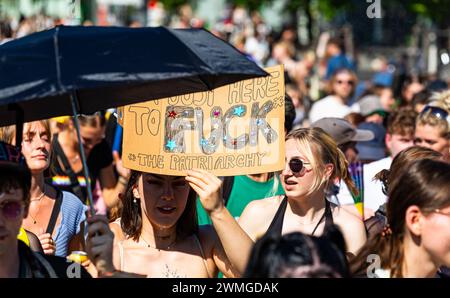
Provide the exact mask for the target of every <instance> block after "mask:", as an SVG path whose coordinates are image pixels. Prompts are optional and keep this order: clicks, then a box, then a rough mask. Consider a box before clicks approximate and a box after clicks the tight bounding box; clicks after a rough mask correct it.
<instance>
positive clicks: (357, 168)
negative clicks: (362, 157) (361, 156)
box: [348, 161, 364, 218]
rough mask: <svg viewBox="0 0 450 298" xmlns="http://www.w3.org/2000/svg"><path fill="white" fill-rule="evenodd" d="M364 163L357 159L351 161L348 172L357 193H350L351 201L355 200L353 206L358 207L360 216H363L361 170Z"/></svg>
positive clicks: (362, 180) (362, 178)
mask: <svg viewBox="0 0 450 298" xmlns="http://www.w3.org/2000/svg"><path fill="white" fill-rule="evenodd" d="M363 169H364V165H363V164H362V163H361V162H360V161H358V162H355V163H351V164H350V165H349V168H348V170H349V172H350V175H351V177H352V180H353V182H354V183H355V186H356V189H357V190H358V195H355V194H353V193H352V197H353V201H354V202H355V207H356V209H358V211H359V213H360V214H361V216H362V217H363V218H364V176H363V171H364V170H363Z"/></svg>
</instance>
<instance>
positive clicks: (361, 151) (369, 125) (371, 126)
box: [356, 121, 386, 163]
mask: <svg viewBox="0 0 450 298" xmlns="http://www.w3.org/2000/svg"><path fill="white" fill-rule="evenodd" d="M357 128H358V129H365V130H370V131H371V132H372V133H373V135H374V138H373V139H372V140H370V141H362V142H357V144H356V150H358V158H359V160H360V161H361V162H362V163H370V162H373V161H376V160H379V159H382V158H384V157H385V156H386V144H385V136H386V129H385V128H384V126H383V125H382V124H378V123H373V122H365V121H364V122H362V123H360V124H359V125H358V126H357Z"/></svg>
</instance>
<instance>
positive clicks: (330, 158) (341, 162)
mask: <svg viewBox="0 0 450 298" xmlns="http://www.w3.org/2000/svg"><path fill="white" fill-rule="evenodd" d="M290 139H293V140H296V141H297V144H298V150H299V151H300V152H301V153H302V154H304V155H305V157H306V158H307V159H308V161H309V162H311V166H312V167H313V168H314V169H316V171H315V173H316V175H315V179H314V183H313V186H312V187H311V189H310V190H309V192H308V195H309V194H311V193H313V192H315V191H317V190H318V189H319V188H321V187H322V186H323V185H325V189H326V191H330V190H331V187H332V186H333V184H334V181H335V180H336V178H339V179H342V180H344V182H345V184H347V186H348V188H349V190H350V191H351V193H352V194H354V195H357V194H358V190H357V189H356V187H355V184H354V182H353V180H352V178H351V175H350V172H349V170H348V162H347V160H346V159H345V155H344V153H343V152H342V151H341V150H340V149H339V148H338V146H337V144H336V142H335V141H334V139H333V138H332V137H331V136H330V135H328V134H327V133H326V132H325V131H324V130H323V129H321V128H319V127H313V128H299V129H296V130H293V131H291V132H290V133H289V134H288V135H287V136H286V140H290ZM317 157H319V158H317ZM326 164H332V165H333V172H332V173H331V175H330V176H329V177H327V176H326V175H325V165H326Z"/></svg>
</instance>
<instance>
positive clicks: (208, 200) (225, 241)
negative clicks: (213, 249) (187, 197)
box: [186, 170, 253, 274]
mask: <svg viewBox="0 0 450 298" xmlns="http://www.w3.org/2000/svg"><path fill="white" fill-rule="evenodd" d="M186 180H187V181H188V182H189V185H190V186H191V187H192V188H193V189H194V190H195V191H196V192H197V194H198V196H199V198H200V202H201V204H202V206H203V208H204V209H205V210H206V212H207V213H208V215H209V216H210V217H211V221H212V223H213V226H214V229H215V231H216V233H217V236H218V237H219V239H220V243H218V244H217V248H218V249H217V251H220V245H222V247H223V250H224V251H225V254H226V257H227V258H228V260H229V261H230V263H231V264H232V265H233V267H234V268H235V269H236V270H237V271H238V272H239V273H241V274H242V273H243V272H244V271H245V267H246V266H247V261H248V258H249V255H250V251H251V249H252V247H253V241H252V240H251V239H250V237H249V236H248V235H247V234H246V233H245V231H244V230H242V228H241V227H240V226H239V224H238V223H237V222H236V220H235V219H234V218H233V216H232V215H231V214H230V212H228V210H227V208H226V207H225V206H224V204H223V200H222V198H221V197H220V187H221V186H222V181H221V180H220V179H219V178H217V177H216V176H214V175H213V174H211V173H209V172H207V171H204V170H191V171H188V172H187V176H186Z"/></svg>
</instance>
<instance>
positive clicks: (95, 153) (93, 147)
mask: <svg viewBox="0 0 450 298" xmlns="http://www.w3.org/2000/svg"><path fill="white" fill-rule="evenodd" d="M78 120H79V122H80V135H81V142H82V144H83V149H84V152H85V154H86V159H87V166H88V169H89V175H90V180H91V187H92V190H94V188H95V186H96V182H97V180H98V182H100V187H101V196H102V198H103V201H104V203H105V204H106V206H104V205H100V203H101V202H102V201H100V203H96V209H99V208H101V209H100V210H99V211H104V210H102V209H106V208H105V207H107V208H112V207H114V206H116V205H117V204H118V202H119V197H118V194H120V193H123V192H124V191H125V187H126V185H127V182H128V178H129V176H130V171H129V170H128V169H126V168H124V167H123V166H122V161H121V159H120V158H119V155H118V153H117V152H114V153H113V152H112V150H111V148H110V146H109V145H108V143H107V141H106V140H105V129H106V118H105V115H103V114H102V113H95V114H93V115H81V116H79V117H78ZM52 145H53V148H54V151H55V154H54V158H53V161H52V178H51V184H52V185H54V186H56V187H59V188H61V189H62V190H66V191H70V192H72V193H74V194H75V195H76V196H77V197H79V198H80V200H81V201H82V202H86V198H87V189H86V181H85V177H84V174H83V164H82V162H81V157H80V151H79V145H78V137H77V132H76V129H75V126H74V124H73V122H72V121H71V120H67V121H66V125H65V127H64V129H63V130H62V131H61V132H60V133H58V134H55V135H54V136H53V144H52ZM114 165H115V169H114ZM116 173H117V174H118V176H117V175H116ZM117 177H118V178H117ZM102 213H103V212H102Z"/></svg>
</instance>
